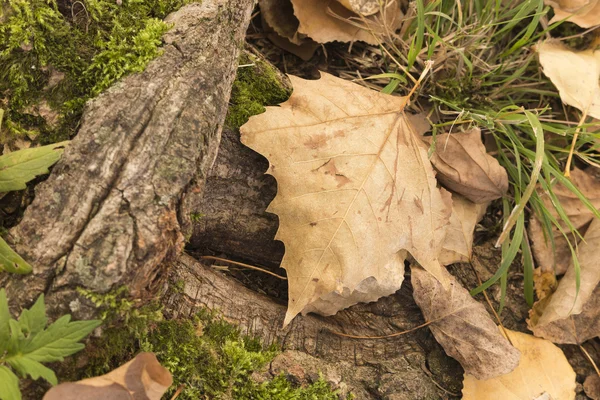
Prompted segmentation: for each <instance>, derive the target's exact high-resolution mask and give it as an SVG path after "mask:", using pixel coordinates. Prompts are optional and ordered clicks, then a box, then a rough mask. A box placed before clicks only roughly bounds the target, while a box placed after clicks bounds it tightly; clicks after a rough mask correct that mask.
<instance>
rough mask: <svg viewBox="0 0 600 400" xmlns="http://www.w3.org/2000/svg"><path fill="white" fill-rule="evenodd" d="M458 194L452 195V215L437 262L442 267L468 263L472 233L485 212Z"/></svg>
mask: <svg viewBox="0 0 600 400" xmlns="http://www.w3.org/2000/svg"><path fill="white" fill-rule="evenodd" d="M487 206H488V203H483V204H477V203H473V202H472V201H469V200H467V199H465V198H464V197H462V196H461V195H458V194H453V195H452V214H451V215H450V224H449V225H448V228H447V229H446V238H445V239H444V244H443V247H442V251H441V253H440V257H439V260H440V262H441V263H442V265H450V264H454V263H458V262H469V261H470V260H471V255H472V251H473V231H474V230H475V226H476V225H477V223H478V222H479V221H481V218H483V216H484V214H485V211H486V210H487Z"/></svg>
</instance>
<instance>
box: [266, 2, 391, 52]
mask: <svg viewBox="0 0 600 400" xmlns="http://www.w3.org/2000/svg"><path fill="white" fill-rule="evenodd" d="M259 5H260V10H261V15H262V19H263V22H264V24H265V28H266V31H267V32H270V33H269V39H271V41H273V42H274V43H275V44H276V45H277V46H279V47H282V48H284V49H285V50H288V51H290V52H292V53H294V54H296V55H298V56H299V57H301V58H303V59H305V60H307V59H309V58H310V57H311V56H312V54H313V53H314V51H315V50H316V49H317V47H318V43H328V42H334V41H338V42H354V41H363V42H367V43H369V44H379V42H380V41H379V39H378V37H379V36H381V35H385V34H389V33H391V32H394V31H395V30H396V29H397V28H398V27H399V25H400V22H401V21H402V17H403V14H402V11H401V10H400V6H399V2H398V0H386V1H383V2H382V1H379V0H283V1H279V0H260V1H259Z"/></svg>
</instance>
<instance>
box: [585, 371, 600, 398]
mask: <svg viewBox="0 0 600 400" xmlns="http://www.w3.org/2000/svg"><path fill="white" fill-rule="evenodd" d="M583 390H584V391H585V394H586V395H587V397H589V398H590V399H592V400H600V376H598V374H593V375H590V376H588V377H587V378H585V382H583Z"/></svg>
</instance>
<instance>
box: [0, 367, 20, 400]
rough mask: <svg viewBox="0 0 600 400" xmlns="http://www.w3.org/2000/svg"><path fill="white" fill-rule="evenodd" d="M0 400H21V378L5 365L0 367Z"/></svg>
mask: <svg viewBox="0 0 600 400" xmlns="http://www.w3.org/2000/svg"><path fill="white" fill-rule="evenodd" d="M0 399H1V400H21V390H19V378H17V376H16V375H15V374H14V373H13V372H12V371H11V370H10V369H8V368H7V367H5V366H3V365H0Z"/></svg>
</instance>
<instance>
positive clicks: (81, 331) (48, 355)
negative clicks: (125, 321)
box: [15, 315, 102, 362]
mask: <svg viewBox="0 0 600 400" xmlns="http://www.w3.org/2000/svg"><path fill="white" fill-rule="evenodd" d="M101 323H102V321H100V320H91V321H75V322H72V321H71V316H70V315H63V316H62V317H60V318H59V319H57V320H56V321H55V322H54V323H53V324H52V325H50V326H49V327H48V328H46V329H45V330H43V331H42V332H39V333H38V334H36V335H34V336H33V337H32V338H31V340H29V341H26V342H25V343H24V346H23V347H22V348H20V349H19V353H21V357H27V358H29V359H31V360H34V361H39V362H52V361H62V360H63V359H64V358H65V357H67V356H70V355H71V354H74V353H76V352H78V351H79V350H81V349H83V348H84V345H83V344H82V343H78V342H79V341H80V340H81V339H83V338H84V337H86V336H87V335H88V334H89V333H90V332H92V331H93V330H94V329H95V328H96V327H97V326H98V325H100V324H101ZM15 357H16V356H15Z"/></svg>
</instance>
